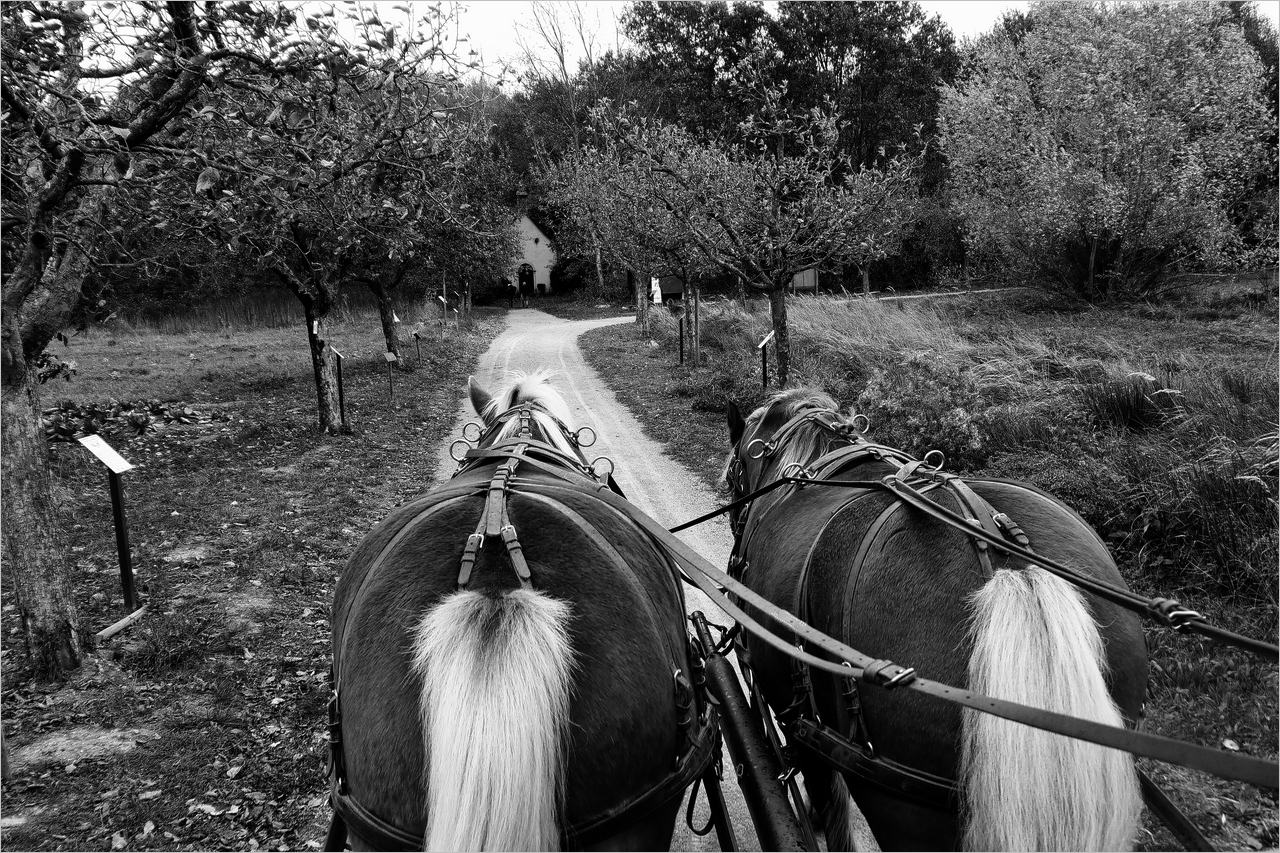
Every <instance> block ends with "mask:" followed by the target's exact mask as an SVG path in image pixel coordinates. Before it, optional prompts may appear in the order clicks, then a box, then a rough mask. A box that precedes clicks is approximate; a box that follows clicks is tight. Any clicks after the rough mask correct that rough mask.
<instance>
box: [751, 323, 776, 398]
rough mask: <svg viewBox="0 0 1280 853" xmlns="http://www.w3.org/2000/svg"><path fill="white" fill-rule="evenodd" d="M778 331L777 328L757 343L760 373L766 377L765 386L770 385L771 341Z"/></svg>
mask: <svg viewBox="0 0 1280 853" xmlns="http://www.w3.org/2000/svg"><path fill="white" fill-rule="evenodd" d="M777 333H778V330H777V329H774V330H773V331H772V332H770V333H769V334H767V335H765V336H764V340H762V341H761V342H760V343H758V344H756V349H758V350H760V373H761V375H762V376H763V377H764V387H765V388H768V387H769V341H771V340H773V336H774V335H776V334H777Z"/></svg>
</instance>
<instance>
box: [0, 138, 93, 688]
mask: <svg viewBox="0 0 1280 853" xmlns="http://www.w3.org/2000/svg"><path fill="white" fill-rule="evenodd" d="M99 165H100V164H99ZM60 168H61V166H60ZM96 168H97V166H95V169H96ZM90 175H91V176H95V177H101V174H100V172H99V171H95V170H94V169H91V170H90ZM46 191H47V192H52V190H51V189H50V186H49V185H46V187H45V188H44V190H42V192H46ZM113 198H114V190H112V189H110V188H108V187H99V186H95V187H91V188H90V189H89V190H88V192H87V194H86V196H85V197H84V198H83V199H82V200H81V202H80V204H79V208H78V210H77V213H78V214H79V216H77V217H76V221H77V223H78V224H76V225H75V226H73V229H72V236H73V237H74V239H73V240H71V241H70V242H69V243H68V245H67V248H66V252H65V254H64V255H63V257H62V259H61V261H54V260H53V258H54V255H53V252H52V246H53V239H52V233H53V222H52V214H51V212H50V211H52V210H53V206H54V202H53V201H49V204H48V206H47V207H45V206H42V205H37V206H34V207H33V211H32V216H31V220H30V225H29V230H28V240H27V245H26V246H25V247H24V251H23V252H22V255H21V258H20V260H19V262H18V263H17V264H15V265H14V269H13V270H12V272H11V274H10V275H9V278H8V279H7V280H6V281H5V283H4V295H3V301H4V310H3V311H2V312H0V324H2V326H3V333H2V336H0V339H2V343H0V448H2V450H0V453H2V454H3V460H4V461H3V465H0V469H2V472H3V473H0V531H2V537H0V538H2V539H3V555H4V566H5V569H6V570H7V571H8V572H10V574H11V577H12V578H13V588H14V592H15V594H16V597H17V604H18V612H19V616H20V618H21V619H22V625H23V629H24V634H25V639H26V645H27V652H28V654H29V655H30V660H31V666H32V668H33V670H34V671H35V673H36V676H37V677H39V678H52V677H57V676H60V675H63V674H65V673H67V672H69V671H70V670H73V669H76V668H77V667H79V666H80V658H81V656H82V654H83V647H82V645H81V640H80V636H79V624H80V620H79V617H78V616H77V614H76V607H75V599H74V597H73V595H72V591H71V581H70V577H69V567H68V565H67V559H66V554H67V553H68V550H69V549H68V548H67V546H66V537H65V534H64V533H63V526H62V524H61V523H60V522H61V520H60V519H59V518H58V511H57V505H56V503H55V501H54V497H53V477H52V474H51V473H50V472H49V448H48V445H47V444H46V442H45V437H44V428H43V425H42V423H41V420H40V393H39V379H38V376H37V374H36V371H35V369H34V368H33V366H32V362H33V361H34V359H36V358H38V357H39V355H40V354H41V353H42V352H44V350H45V347H46V346H47V345H48V343H49V341H50V340H52V339H53V336H54V335H55V334H57V333H58V332H59V331H61V330H62V329H63V328H64V327H65V326H66V323H67V321H68V319H69V318H70V316H71V314H72V313H73V312H74V311H75V309H76V308H77V307H78V305H79V301H80V299H81V288H82V286H83V284H84V278H85V275H86V274H87V273H88V271H89V267H90V258H89V257H88V256H87V255H86V254H85V252H84V251H82V248H83V247H86V246H92V245H93V244H94V241H95V238H96V237H97V234H98V231H99V229H100V228H101V224H102V223H103V222H106V221H107V220H108V216H109V212H110V203H111V201H112V199H113ZM46 200H48V199H46ZM55 263H56V268H54V264H55Z"/></svg>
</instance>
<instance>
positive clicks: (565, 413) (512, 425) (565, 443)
mask: <svg viewBox="0 0 1280 853" xmlns="http://www.w3.org/2000/svg"><path fill="white" fill-rule="evenodd" d="M551 376H552V373H551V371H550V370H547V369H546V368H539V369H537V370H535V371H533V372H532V373H524V372H519V371H517V372H515V373H512V374H511V384H510V385H509V386H507V387H506V388H505V389H503V390H502V392H500V393H498V394H495V395H494V396H493V399H491V400H490V401H489V404H488V405H487V406H485V410H484V412H483V413H482V417H484V418H485V420H489V419H491V418H496V417H497V416H499V415H501V414H502V413H503V412H507V411H510V410H511V409H514V408H515V407H516V406H519V405H521V404H523V403H531V404H533V405H534V408H532V409H531V411H532V412H533V419H534V420H535V421H537V422H538V426H540V427H541V428H542V431H543V433H544V434H545V435H546V436H547V440H548V441H549V442H550V443H552V444H554V445H555V446H556V447H558V448H559V449H560V450H562V451H564V452H565V453H568V454H569V455H570V456H573V455H576V453H577V450H576V449H575V447H574V445H573V444H572V442H570V441H569V438H568V436H566V435H565V434H564V430H563V429H561V428H560V424H564V426H565V428H568V425H569V418H570V417H571V415H570V412H569V404H568V403H566V402H565V401H564V397H562V396H560V392H559V391H557V390H556V389H555V388H553V387H552V386H551V381H550V380H551ZM548 415H550V417H547V416H548ZM556 421H559V423H557V422H556ZM519 427H520V423H519V421H518V420H509V421H507V422H506V423H505V424H504V425H503V427H502V429H501V431H499V433H498V438H507V437H509V436H510V435H512V434H513V433H514V432H515V431H516V430H517V429H519Z"/></svg>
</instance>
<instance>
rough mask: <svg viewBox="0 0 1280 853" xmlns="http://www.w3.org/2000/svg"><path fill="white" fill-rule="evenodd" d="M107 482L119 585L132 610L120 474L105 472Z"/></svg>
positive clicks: (126, 533)
mask: <svg viewBox="0 0 1280 853" xmlns="http://www.w3.org/2000/svg"><path fill="white" fill-rule="evenodd" d="M107 484H108V487H109V488H110V489H111V514H112V516H114V517H115V522H116V552H117V553H118V554H119V555H120V586H121V588H122V589H123V590H124V606H125V607H126V608H127V609H129V610H133V609H134V608H135V607H136V606H137V604H136V602H135V595H134V590H133V559H132V558H131V557H130V556H129V528H128V526H127V525H126V524H125V521H124V493H123V490H122V488H121V486H120V475H119V474H117V473H116V472H115V471H108V472H107Z"/></svg>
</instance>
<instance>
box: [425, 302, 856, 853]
mask: <svg viewBox="0 0 1280 853" xmlns="http://www.w3.org/2000/svg"><path fill="white" fill-rule="evenodd" d="M632 322H634V320H633V319H632V318H631V317H629V316H627V317H609V318H602V319H596V320H562V319H560V318H558V317H553V316H551V315H550V314H546V313H544V312H542V311H538V310H534V309H529V310H519V311H510V312H508V314H507V325H506V328H505V329H504V330H503V331H502V332H501V333H500V334H499V335H498V336H497V337H496V338H495V339H494V341H493V343H492V344H491V345H490V346H489V349H488V350H487V351H486V352H485V353H484V354H483V355H482V356H480V360H479V362H478V364H477V365H476V369H475V373H474V376H475V377H476V380H477V381H478V382H479V383H480V384H481V386H483V387H484V388H485V390H487V391H489V392H491V393H492V392H496V391H497V390H498V389H500V388H502V387H505V385H506V384H507V383H508V381H509V378H510V375H511V373H512V371H524V372H530V371H533V370H536V369H538V368H548V369H550V370H552V371H554V375H553V376H552V377H551V384H552V385H553V386H555V388H556V389H557V390H558V391H560V393H561V394H562V395H563V396H564V399H565V402H567V403H568V404H569V410H570V412H571V413H572V417H571V419H570V422H569V425H570V426H571V427H574V428H577V427H580V426H590V427H591V428H592V429H594V430H595V431H596V443H595V444H594V445H592V446H591V447H590V448H588V449H587V458H588V459H594V458H595V457H596V456H607V457H609V458H610V459H611V460H613V463H614V478H615V479H616V480H617V481H618V485H619V486H621V487H622V490H623V491H624V492H626V494H627V500H629V501H631V502H632V503H634V504H635V505H636V506H638V507H639V508H640V509H641V510H643V511H644V512H646V513H648V514H649V515H650V516H651V517H652V518H653V519H654V520H655V521H657V522H658V523H659V524H661V525H662V526H663V527H668V528H669V527H674V526H675V525H677V524H679V523H680V522H682V521H687V520H689V519H690V518H694V517H696V516H699V515H702V514H703V513H707V512H710V511H711V510H713V509H715V508H716V507H717V506H719V505H720V504H721V503H722V502H723V501H722V499H721V497H720V496H718V495H716V494H715V493H714V492H713V491H712V490H711V489H709V488H707V486H706V485H705V484H704V483H703V482H702V480H701V479H700V478H699V477H698V476H697V475H695V474H693V473H692V472H691V471H689V470H688V469H687V468H685V467H684V466H683V465H681V464H680V463H678V462H676V461H674V460H672V459H670V458H669V457H667V456H666V455H665V453H664V451H663V446H662V445H661V444H659V443H658V442H656V441H654V440H652V439H651V438H649V437H648V436H647V435H645V433H644V429H643V427H641V425H640V422H639V421H637V420H636V419H635V417H634V416H633V415H632V414H631V412H630V410H628V409H627V407H626V406H624V405H622V403H620V402H619V401H618V398H617V396H615V395H614V393H613V391H612V390H610V388H609V386H608V385H607V384H606V383H605V382H604V380H603V379H601V377H600V375H599V374H598V373H596V371H595V369H594V368H592V367H591V366H590V365H589V364H587V362H586V360H585V359H584V358H583V356H582V351H581V350H580V349H579V348H578V344H577V340H578V337H579V336H580V335H582V334H583V333H584V332H588V331H590V330H592V329H598V328H600V327H601V326H613V325H619V324H622V323H632ZM473 420H477V418H476V415H475V412H474V411H473V410H472V408H471V403H470V401H469V400H468V399H467V396H466V393H465V389H464V390H463V392H462V395H461V399H460V400H459V403H458V414H457V417H456V419H455V423H454V428H453V430H452V431H451V432H450V433H449V437H448V440H446V441H445V442H444V443H443V444H442V445H441V447H440V450H439V452H438V455H437V468H436V480H437V481H438V482H443V481H445V480H447V479H449V477H450V475H451V474H452V473H453V471H454V469H455V468H456V467H457V463H456V462H455V461H454V460H453V458H452V457H450V456H449V445H450V444H451V443H452V442H453V441H454V440H455V439H456V438H457V437H459V436H461V435H462V427H463V425H464V424H466V423H467V422H468V421H473ZM676 535H677V536H678V537H680V539H681V540H683V541H684V542H685V543H686V544H687V545H689V547H691V548H693V549H694V550H695V551H697V552H698V553H699V554H701V555H702V556H703V557H704V558H706V559H707V560H709V561H710V562H711V564H712V565H715V566H725V565H728V562H729V553H730V551H731V550H732V548H733V534H732V533H731V532H730V530H729V523H728V521H727V520H726V519H725V517H724V516H720V517H718V518H715V519H713V520H711V521H709V522H705V523H703V524H700V525H698V526H697V527H693V528H690V529H688V530H682V531H681V532H679V533H677V534H676ZM685 606H686V609H687V611H688V612H690V613H692V612H693V611H695V610H701V611H702V612H703V613H704V614H706V616H707V618H708V619H709V620H711V621H712V622H717V623H719V624H721V625H731V624H732V620H731V619H730V618H729V617H728V616H726V615H725V614H724V613H723V612H722V611H721V610H720V609H719V608H718V607H716V606H715V605H714V604H712V603H711V601H710V600H709V599H708V598H707V597H706V596H705V595H704V594H703V593H702V591H701V590H698V589H693V588H691V587H689V586H687V585H686V587H685ZM735 665H736V664H735ZM725 758H726V765H727V758H728V755H727V754H726V756H725ZM725 771H726V772H725V774H724V780H723V782H722V783H721V787H722V790H723V791H724V795H725V801H726V807H727V809H728V812H729V820H730V822H731V823H732V824H733V828H734V832H735V834H736V835H737V841H738V849H740V850H748V851H754V850H759V849H760V846H759V839H758V838H757V837H756V835H755V831H754V829H753V827H752V823H751V818H750V815H749V813H748V811H747V807H746V802H745V801H744V800H743V798H742V790H741V789H740V788H739V787H738V785H737V780H736V779H735V778H734V774H733V772H732V770H731V769H730V768H729V767H728V766H726V768H725ZM686 806H687V800H686V803H685V806H682V807H681V810H680V819H679V820H678V821H677V822H676V831H675V836H674V837H673V838H672V839H671V849H672V850H690V851H712V850H719V849H720V848H719V845H718V842H717V840H716V835H715V833H714V832H711V833H709V834H708V835H706V836H703V837H701V838H700V837H698V836H696V835H694V834H693V833H692V832H691V831H690V830H689V828H688V826H687V825H686V823H685V807H686ZM694 815H695V820H694V822H695V824H696V825H697V826H699V827H701V826H704V825H705V824H706V822H707V816H708V811H707V807H706V797H705V795H704V796H702V797H699V799H698V806H697V808H696V809H695V812H694ZM856 819H858V820H859V824H860V825H859V827H858V828H857V830H856V831H855V835H856V843H857V849H860V850H872V849H878V848H877V847H876V846H875V841H874V840H873V839H872V838H871V835H870V831H869V830H868V829H867V827H866V822H865V820H861V815H860V814H859V815H856ZM822 849H825V845H824V846H823V848H822Z"/></svg>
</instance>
